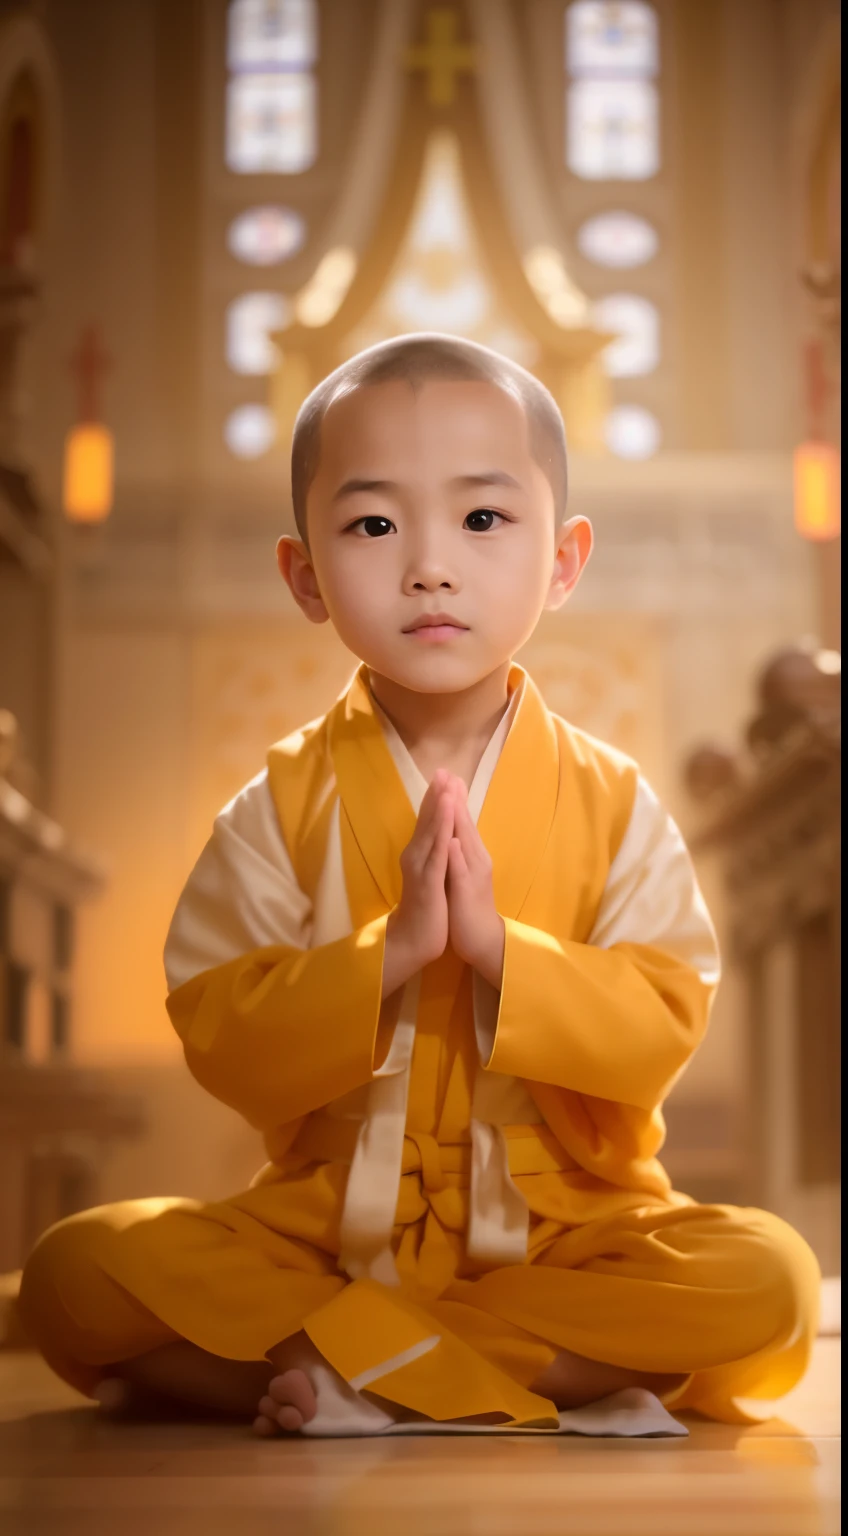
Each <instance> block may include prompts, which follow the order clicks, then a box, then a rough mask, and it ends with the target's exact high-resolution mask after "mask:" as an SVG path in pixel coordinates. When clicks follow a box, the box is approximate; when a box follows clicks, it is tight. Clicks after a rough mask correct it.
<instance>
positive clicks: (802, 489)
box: [793, 337, 841, 543]
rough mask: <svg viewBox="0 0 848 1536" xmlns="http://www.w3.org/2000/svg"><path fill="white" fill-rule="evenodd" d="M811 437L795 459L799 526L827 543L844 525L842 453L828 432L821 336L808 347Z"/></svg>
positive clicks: (803, 533) (805, 533) (807, 534)
mask: <svg viewBox="0 0 848 1536" xmlns="http://www.w3.org/2000/svg"><path fill="white" fill-rule="evenodd" d="M804 372H805V375H806V396H807V398H806V405H807V432H808V436H807V440H806V442H803V443H799V444H798V447H797V448H796V449H795V454H794V459H793V481H794V503H795V527H796V529H797V531H798V533H800V535H801V537H802V538H803V539H811V540H813V541H814V542H816V543H824V542H826V541H827V540H828V539H835V538H837V537H838V535H839V530H840V526H841V497H840V466H841V455H840V452H839V449H838V448H837V446H836V444H835V443H833V442H831V441H830V440H829V436H828V433H827V430H826V428H827V407H828V399H829V397H830V394H831V384H830V380H829V378H828V374H827V368H826V366H825V359H824V350H823V347H822V343H821V340H820V338H818V337H815V338H812V339H811V340H809V341H808V342H807V343H806V346H805V348H804Z"/></svg>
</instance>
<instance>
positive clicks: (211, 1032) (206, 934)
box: [165, 773, 386, 1130]
mask: <svg viewBox="0 0 848 1536" xmlns="http://www.w3.org/2000/svg"><path fill="white" fill-rule="evenodd" d="M311 928H312V910H311V904H310V902H309V899H308V898H307V897H306V896H305V894H304V893H303V891H302V890H301V889H300V887H299V885H298V883H297V879H296V876H295V873H294V870H293V868H292V864H291V860H290V858H289V855H288V851H287V849H286V846H285V843H284V841H283V838H282V835H281V833H280V829H279V825H278V822H277V817H276V812H275V809H274V805H273V801H272V798H271V794H270V790H269V788H268V781H267V774H264V773H263V774H260V775H259V776H258V777H257V778H256V779H254V780H253V781H252V782H251V783H250V784H249V785H247V787H246V789H244V790H243V791H242V792H241V794H240V795H238V796H236V799H235V800H233V801H232V802H231V803H230V805H228V806H227V807H226V808H225V810H224V811H222V812H221V814H220V816H218V817H217V819H216V821H215V825H214V829H213V832H212V836H211V838H210V839H209V842H208V843H207V844H206V847H205V848H204V850H203V852H202V853H201V855H200V858H199V859H198V861H197V864H196V865H195V867H194V869H193V871H192V873H191V875H190V876H189V879H188V883H187V885H186V887H185V890H184V891H183V893H182V895H181V897H180V899H179V902H178V904H177V908H176V911H175V913H174V917H173V920H172V923H171V927H170V929H169V932H168V938H167V942H166V945H165V972H166V976H167V981H168V987H169V989H170V990H169V995H168V1000H167V1008H168V1013H169V1016H170V1018H171V1022H172V1023H173V1025H174V1028H175V1029H176V1031H177V1034H178V1035H179V1036H180V1039H181V1040H182V1043H183V1049H184V1051H185V1058H186V1061H187V1063H188V1066H189V1068H190V1070H191V1072H192V1073H193V1075H194V1076H195V1077H196V1078H197V1080H198V1082H199V1083H201V1084H202V1086H203V1087H204V1088H206V1089H207V1090H208V1091H209V1092H210V1093H212V1094H213V1095H214V1096H215V1098H218V1099H221V1100H222V1101H223V1102H224V1103H225V1104H229V1105H230V1106H231V1107H232V1108H233V1109H236V1110H238V1112H239V1113H240V1114H242V1115H243V1116H244V1117H245V1119H247V1120H248V1121H249V1122H250V1123H251V1124H252V1125H254V1126H256V1127H257V1129H259V1130H267V1129H270V1128H272V1127H274V1126H277V1125H281V1124H284V1123H285V1122H287V1121H289V1120H293V1119H296V1118H297V1117H298V1116H300V1115H304V1114H307V1113H309V1112H310V1111H311V1110H313V1109H316V1108H318V1107H320V1106H321V1105H324V1104H327V1103H329V1102H330V1101H331V1100H332V1099H335V1098H338V1097H341V1095H342V1094H345V1093H348V1092H350V1091H351V1089H353V1088H358V1087H360V1086H361V1085H362V1084H363V1083H365V1082H368V1081H369V1080H370V1079H371V1076H372V1073H373V1069H374V1055H375V1050H376V1041H377V1032H378V1025H379V1021H380V1011H381V992H382V976H383V956H384V950H385V936H386V918H385V917H381V918H378V919H376V920H375V921H373V922H370V923H367V924H366V925H365V926H364V927H362V928H359V929H357V930H356V931H355V932H353V933H350V934H349V935H346V936H345V937H343V938H339V939H337V940H336V941H335V942H333V943H330V944H323V945H318V946H317V947H315V948H310V947H309V943H310V938H311Z"/></svg>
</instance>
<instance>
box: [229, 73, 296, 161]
mask: <svg viewBox="0 0 848 1536" xmlns="http://www.w3.org/2000/svg"><path fill="white" fill-rule="evenodd" d="M316 146H317V135H316V121H315V82H314V80H313V78H312V76H311V75H308V74H303V75H282V74H281V75H258V74H257V75H236V76H235V77H234V79H232V80H231V81H230V84H229V87H228V90H227V164H228V165H229V167H230V170H231V171H241V172H249V171H254V172H255V171H277V172H280V173H282V174H284V175H294V174H296V173H297V172H298V171H305V170H307V169H308V167H309V166H310V165H311V164H312V162H313V160H314V159H315V151H316Z"/></svg>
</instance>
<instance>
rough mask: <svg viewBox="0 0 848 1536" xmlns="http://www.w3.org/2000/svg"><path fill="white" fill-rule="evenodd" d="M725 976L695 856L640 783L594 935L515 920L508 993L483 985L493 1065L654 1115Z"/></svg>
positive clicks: (485, 1058)
mask: <svg viewBox="0 0 848 1536" xmlns="http://www.w3.org/2000/svg"><path fill="white" fill-rule="evenodd" d="M718 977H719V957H718V947H717V943H716V937H715V932H714V930H713V926H712V923H711V921H710V917H709V914H708V912H707V909H706V905H705V903H704V900H703V897H702V895H701V892H700V889H699V887H698V883H697V880H696V877H695V872H694V870H693V868H692V862H691V859H690V857H689V853H688V851H687V849H686V846H685V844H684V842H683V838H682V837H681V834H680V832H679V830H678V828H677V827H676V825H675V823H674V822H673V820H672V819H671V817H670V816H669V815H668V814H667V813H666V812H665V811H664V810H663V808H662V806H661V805H660V804H659V802H658V800H657V798H656V796H655V795H654V793H653V791H652V790H651V789H650V788H649V786H648V785H647V784H646V783H645V782H644V780H642V779H640V780H639V781H638V784H637V791H636V796H635V800H634V805H633V811H632V813H631V817H630V821H629V823H628V827H627V830H626V832H625V835H624V838H623V840H622V843H621V846H620V848H619V850H618V853H617V854H616V856H615V859H614V860H613V863H612V865H611V867H610V872H609V877H608V879H607V883H606V887H605V890H604V894H603V897H602V900H601V903H600V906H599V909H598V913H597V917H596V921H595V924H594V927H593V930H592V932H591V934H590V935H589V939H588V942H586V943H577V942H576V941H573V940H562V939H558V938H554V937H552V936H551V934H549V933H546V932H543V931H541V930H540V929H538V928H534V927H530V926H528V925H527V924H524V923H520V922H515V921H511V920H509V919H507V920H506V944H505V953H504V966H503V976H502V982H501V990H500V996H499V999H498V994H497V993H496V992H495V991H494V989H490V995H489V997H488V1002H487V1000H486V997H485V989H484V988H481V987H479V986H478V988H477V993H478V996H477V999H476V1002H477V1006H476V1008H475V1019H476V1029H477V1040H478V1047H479V1050H480V1055H481V1061H482V1063H483V1065H484V1066H485V1068H486V1069H487V1070H489V1071H492V1072H498V1073H504V1074H507V1075H510V1076H515V1077H521V1078H525V1079H528V1080H531V1081H535V1082H537V1083H545V1084H551V1085H553V1086H555V1087H558V1088H565V1089H570V1090H572V1091H573V1092H574V1093H577V1094H581V1095H588V1096H590V1097H593V1098H597V1099H602V1100H607V1101H614V1102H617V1103H619V1104H624V1105H633V1106H635V1107H636V1108H637V1109H640V1110H645V1111H651V1110H653V1109H654V1108H655V1107H656V1106H657V1105H658V1104H659V1103H660V1102H661V1101H662V1099H663V1098H664V1097H665V1095H666V1094H667V1093H668V1091H669V1089H670V1088H671V1086H672V1084H673V1083H674V1081H675V1079H676V1077H677V1076H678V1075H679V1073H680V1072H681V1070H682V1069H683V1067H684V1066H685V1064H686V1062H687V1060H688V1059H689V1057H690V1056H691V1054H692V1052H693V1051H694V1049H695V1047H696V1046H697V1044H698V1043H699V1041H700V1039H701V1038H702V1035H703V1033H704V1030H705V1029H706V1025H707V1020H708V1015H709V1008H710V1003H711V1000H712V996H713V993H714V991H715V987H716V985H717V983H718Z"/></svg>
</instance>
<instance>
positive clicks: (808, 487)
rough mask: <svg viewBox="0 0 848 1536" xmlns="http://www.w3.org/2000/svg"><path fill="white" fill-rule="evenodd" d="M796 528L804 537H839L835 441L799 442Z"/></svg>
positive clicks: (839, 511)
mask: <svg viewBox="0 0 848 1536" xmlns="http://www.w3.org/2000/svg"><path fill="white" fill-rule="evenodd" d="M793 469H794V488H795V527H796V528H797V530H798V532H799V533H800V535H801V537H802V538H804V539H813V540H817V541H818V540H826V539H835V538H837V537H838V534H839V530H840V526H841V493H840V454H839V449H838V448H836V447H835V446H834V444H833V443H826V442H816V441H814V440H812V441H810V442H806V443H800V444H799V445H798V447H797V448H796V449H795V455H794V465H793Z"/></svg>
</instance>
